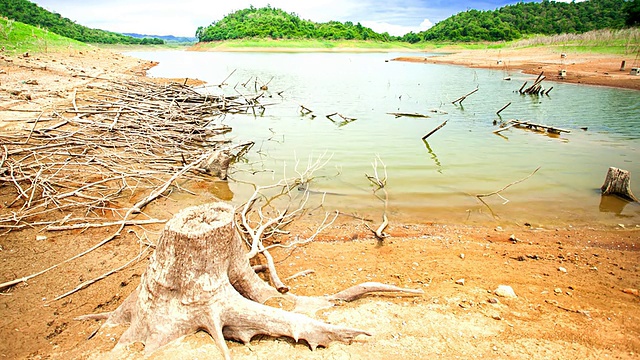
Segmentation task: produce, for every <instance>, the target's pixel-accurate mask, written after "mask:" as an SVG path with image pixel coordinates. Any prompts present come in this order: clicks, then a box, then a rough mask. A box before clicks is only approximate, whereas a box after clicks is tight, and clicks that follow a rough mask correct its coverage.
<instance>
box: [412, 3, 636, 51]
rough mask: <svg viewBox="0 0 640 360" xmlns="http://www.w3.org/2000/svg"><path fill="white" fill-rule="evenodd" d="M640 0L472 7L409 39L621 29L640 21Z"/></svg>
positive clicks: (496, 38)
mask: <svg viewBox="0 0 640 360" xmlns="http://www.w3.org/2000/svg"><path fill="white" fill-rule="evenodd" d="M639 7H640V0H634V1H625V0H588V1H583V2H572V3H564V2H555V1H548V0H544V1H542V2H526V3H525V2H521V3H518V4H515V5H508V6H504V7H502V8H499V9H497V10H493V11H478V10H468V11H465V12H461V13H458V14H456V15H453V16H451V17H449V18H447V19H445V20H443V21H441V22H439V23H437V24H436V25H435V26H433V27H432V28H431V29H429V30H426V31H423V32H420V33H418V34H413V33H410V34H407V35H405V36H404V37H403V39H404V40H405V41H409V42H418V41H423V40H426V41H430V40H434V41H501V40H507V41H508V40H514V39H517V38H520V37H521V36H523V35H528V34H542V35H554V34H563V33H584V32H587V31H591V30H600V29H620V28H623V27H624V26H627V25H634V24H637V23H638V12H639V10H640V9H638V8H639Z"/></svg>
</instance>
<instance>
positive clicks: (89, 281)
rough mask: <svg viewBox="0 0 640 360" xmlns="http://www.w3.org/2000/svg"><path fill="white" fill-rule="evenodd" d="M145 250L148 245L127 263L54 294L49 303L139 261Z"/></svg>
mask: <svg viewBox="0 0 640 360" xmlns="http://www.w3.org/2000/svg"><path fill="white" fill-rule="evenodd" d="M147 250H149V246H147V247H145V248H144V249H142V251H140V253H138V255H136V256H135V257H134V258H133V259H131V260H129V261H128V262H127V263H125V264H124V265H122V266H120V267H118V268H117V269H113V270H109V271H107V272H106V273H104V274H102V275H100V276H98V277H96V278H94V279H91V280H87V281H85V282H83V283H82V284H80V285H78V286H77V287H75V288H74V289H72V290H69V291H67V292H66V293H64V294H62V295H58V296H56V297H55V298H54V299H53V300H51V301H50V303H52V302H54V301H58V300H60V299H62V298H65V297H67V296H69V295H71V294H73V293H76V292H78V291H80V290H82V289H84V288H86V287H88V286H89V285H91V284H93V283H96V282H98V281H100V280H102V279H105V278H107V277H108V276H109V275H111V274H115V273H117V272H118V271H122V270H123V269H124V268H126V267H127V266H129V265H131V264H132V263H134V262H136V261H139V260H140V259H141V258H142V256H143V255H144V254H145V253H146V252H147Z"/></svg>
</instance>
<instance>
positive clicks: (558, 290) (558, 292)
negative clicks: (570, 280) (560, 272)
mask: <svg viewBox="0 0 640 360" xmlns="http://www.w3.org/2000/svg"><path fill="white" fill-rule="evenodd" d="M553 292H554V293H556V294H562V289H560V288H555V289H553Z"/></svg>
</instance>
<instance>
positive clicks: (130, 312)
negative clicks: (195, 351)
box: [103, 203, 369, 359]
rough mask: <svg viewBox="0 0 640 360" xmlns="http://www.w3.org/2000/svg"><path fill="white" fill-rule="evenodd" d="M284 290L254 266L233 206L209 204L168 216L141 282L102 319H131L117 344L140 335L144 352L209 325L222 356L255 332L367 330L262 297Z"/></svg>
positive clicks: (324, 340)
mask: <svg viewBox="0 0 640 360" xmlns="http://www.w3.org/2000/svg"><path fill="white" fill-rule="evenodd" d="M279 295H280V294H279V293H278V292H277V291H276V290H275V289H274V288H272V287H270V286H269V285H268V284H266V283H265V282H264V281H262V279H260V278H259V277H258V276H257V275H256V274H255V272H254V271H253V270H252V268H251V266H250V264H249V261H248V260H247V257H246V249H245V248H244V244H243V243H242V241H241V239H240V237H239V236H238V234H237V233H236V231H235V228H234V209H233V207H232V206H230V205H228V204H225V203H213V204H206V205H202V206H197V207H190V208H187V209H184V210H182V211H180V212H179V213H178V214H177V215H175V216H174V217H173V218H172V219H171V220H169V222H168V223H167V224H166V226H165V228H164V230H163V233H162V235H161V236H160V239H159V240H158V244H157V247H156V251H155V253H154V255H153V256H152V258H151V263H150V264H149V267H148V268H147V271H146V272H145V274H144V275H143V276H142V278H141V282H140V285H139V286H138V287H137V288H136V290H135V291H134V292H133V293H132V294H131V295H130V296H129V297H127V298H126V299H125V301H124V302H123V303H122V304H121V305H120V307H118V309H116V310H115V311H114V312H112V313H111V314H110V316H109V317H108V319H107V321H106V322H105V324H104V325H103V326H113V325H118V324H125V323H130V326H129V328H128V329H127V330H126V331H125V332H124V333H123V335H122V337H121V338H120V340H119V341H118V344H117V345H116V348H119V347H122V346H125V345H127V344H130V343H133V342H137V341H139V342H142V343H144V344H145V352H146V353H150V352H151V351H153V350H155V349H157V348H158V347H160V346H162V345H164V344H167V343H168V342H170V341H172V340H174V339H177V338H179V337H182V336H184V335H188V334H191V333H195V332H197V331H198V330H205V331H207V332H208V333H209V334H210V335H211V336H212V338H213V339H214V341H215V343H216V345H217V346H218V348H219V349H220V350H221V352H222V353H223V355H224V357H225V359H230V353H229V349H228V348H227V345H226V343H225V338H228V339H236V340H240V341H242V342H243V343H247V342H249V341H250V340H251V338H252V337H253V336H254V335H257V334H266V335H271V336H289V337H292V338H293V339H295V340H296V341H298V340H299V339H304V340H306V341H307V342H308V344H309V345H310V346H311V348H312V349H315V348H316V347H317V346H318V345H322V346H326V345H328V343H329V342H331V341H342V342H350V341H351V340H353V339H354V338H355V337H356V336H358V335H361V334H365V335H369V334H367V333H366V332H365V331H362V330H358V329H350V328H346V327H340V326H336V325H330V324H326V323H323V322H320V321H317V320H314V319H312V318H310V317H308V316H305V315H302V314H298V313H292V312H288V311H285V310H282V309H277V308H273V307H269V306H266V305H263V304H262V303H263V302H264V301H266V300H267V299H268V298H270V297H273V296H279Z"/></svg>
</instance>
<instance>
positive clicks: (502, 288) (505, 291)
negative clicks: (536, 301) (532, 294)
mask: <svg viewBox="0 0 640 360" xmlns="http://www.w3.org/2000/svg"><path fill="white" fill-rule="evenodd" d="M493 292H494V294H496V295H498V296H502V297H508V298H517V297H518V296H517V295H516V293H515V291H513V288H512V287H511V286H509V285H499V286H498V288H497V289H495V290H494V291H493Z"/></svg>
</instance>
